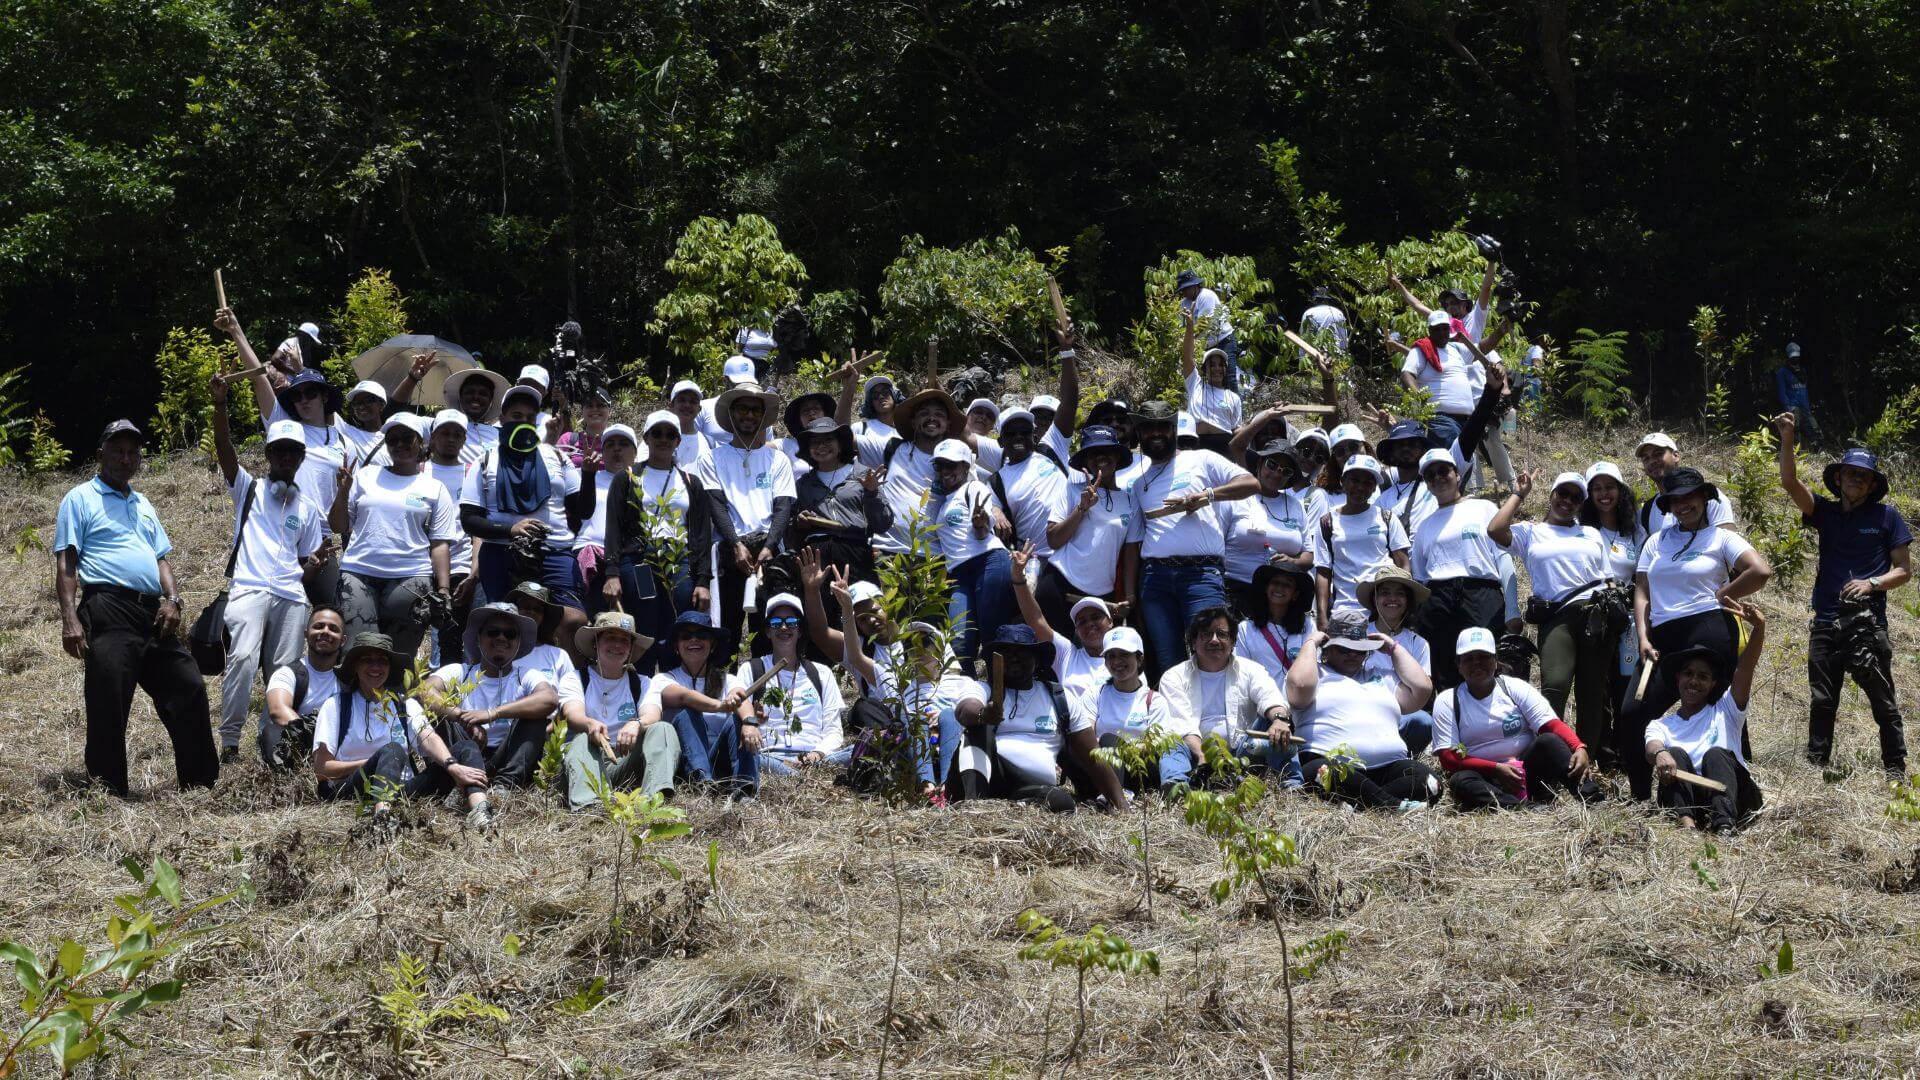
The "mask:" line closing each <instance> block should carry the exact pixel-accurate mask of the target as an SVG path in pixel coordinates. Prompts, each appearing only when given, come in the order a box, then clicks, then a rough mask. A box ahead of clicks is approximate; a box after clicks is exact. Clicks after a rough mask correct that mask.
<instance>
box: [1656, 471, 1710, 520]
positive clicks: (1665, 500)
mask: <svg viewBox="0 0 1920 1080" xmlns="http://www.w3.org/2000/svg"><path fill="white" fill-rule="evenodd" d="M1696 491H1697V492H1701V493H1702V494H1704V495H1705V496H1706V499H1707V501H1708V502H1712V501H1714V500H1715V499H1718V498H1719V497H1720V489H1719V488H1718V487H1716V486H1714V485H1713V484H1712V483H1711V482H1709V481H1708V480H1707V478H1706V477H1704V476H1701V475H1700V470H1699V469H1689V468H1685V467H1682V468H1678V469H1675V470H1673V471H1672V472H1669V473H1668V474H1667V475H1666V476H1665V477H1664V478H1662V479H1661V481H1660V494H1659V495H1658V496H1656V497H1655V498H1654V500H1653V505H1655V506H1657V507H1659V508H1660V512H1661V513H1663V514H1664V513H1668V512H1669V511H1668V509H1667V508H1668V507H1670V506H1672V505H1673V500H1674V499H1677V498H1681V497H1682V496H1686V495H1692V494H1693V493H1694V492H1696Z"/></svg>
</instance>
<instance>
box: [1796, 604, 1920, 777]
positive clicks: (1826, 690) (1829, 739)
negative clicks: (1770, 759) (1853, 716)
mask: <svg viewBox="0 0 1920 1080" xmlns="http://www.w3.org/2000/svg"><path fill="white" fill-rule="evenodd" d="M1848 675H1851V676H1853V681H1854V683H1855V684H1857V685H1858V686H1859V687H1860V689H1861V690H1863V691H1865V692H1866V695H1867V704H1868V705H1869V706H1870V707H1871V708H1872V709H1873V722H1874V723H1876V724H1878V725H1880V764H1881V765H1882V766H1884V767H1885V768H1886V770H1887V771H1888V772H1890V773H1904V772H1905V771H1906V767H1907V737H1906V727H1905V723H1904V722H1903V721H1902V720H1901V718H1900V702H1899V701H1898V700H1896V699H1895V697H1894V692H1893V644H1892V642H1890V641H1888V640H1887V631H1886V628H1885V627H1881V628H1880V631H1879V633H1877V634H1875V635H1874V641H1873V650H1872V659H1871V661H1870V662H1867V663H1861V662H1860V661H1859V659H1858V658H1856V657H1852V656H1849V655H1848V653H1847V649H1846V647H1845V646H1844V645H1843V644H1842V643H1841V641H1840V630H1839V628H1838V627H1837V626H1835V625H1834V624H1832V623H1826V624H1823V625H1815V626H1814V628H1813V631H1812V634H1811V636H1809V637H1808V639H1807V683H1808V685H1809V686H1811V687H1812V689H1813V700H1812V701H1811V703H1809V705H1808V707H1807V760H1809V761H1811V762H1813V763H1814V764H1816V765H1825V764H1826V763H1827V761H1828V759H1829V758H1831V757H1832V756H1833V724H1834V719H1835V718H1836V717H1837V716H1838V715H1839V712H1840V690H1841V687H1842V685H1843V680H1844V678H1845V677H1846V676H1848Z"/></svg>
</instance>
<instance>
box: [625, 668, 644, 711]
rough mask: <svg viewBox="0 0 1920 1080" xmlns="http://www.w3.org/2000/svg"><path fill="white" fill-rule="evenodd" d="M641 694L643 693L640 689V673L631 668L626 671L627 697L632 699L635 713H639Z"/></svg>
mask: <svg viewBox="0 0 1920 1080" xmlns="http://www.w3.org/2000/svg"><path fill="white" fill-rule="evenodd" d="M642 694H643V691H642V690H641V689H640V673H639V672H638V671H636V670H634V669H633V668H628V669H627V696H628V697H631V698H632V699H633V708H634V711H635V712H639V711H640V698H641V696H642Z"/></svg>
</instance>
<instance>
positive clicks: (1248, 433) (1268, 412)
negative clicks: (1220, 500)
mask: <svg viewBox="0 0 1920 1080" xmlns="http://www.w3.org/2000/svg"><path fill="white" fill-rule="evenodd" d="M1279 415H1280V410H1279V409H1261V410H1260V411H1259V412H1257V413H1254V414H1253V419H1251V420H1249V421H1247V422H1246V423H1244V424H1241V425H1240V430H1238V431H1236V432H1234V433H1233V438H1231V439H1229V440H1227V460H1228V461H1236V462H1237V461H1245V460H1246V457H1247V447H1248V446H1249V445H1251V444H1252V443H1253V437H1254V435H1255V434H1257V433H1258V432H1259V431H1260V429H1261V428H1264V427H1266V426H1267V425H1268V424H1269V423H1271V422H1272V421H1273V418H1274V417H1276V416H1279ZM1054 546H1055V547H1058V546H1059V545H1058V544H1056V545H1054Z"/></svg>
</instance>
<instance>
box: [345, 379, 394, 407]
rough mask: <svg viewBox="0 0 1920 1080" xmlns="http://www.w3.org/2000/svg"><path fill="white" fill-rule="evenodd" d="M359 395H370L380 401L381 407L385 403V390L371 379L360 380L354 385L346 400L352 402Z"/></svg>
mask: <svg viewBox="0 0 1920 1080" xmlns="http://www.w3.org/2000/svg"><path fill="white" fill-rule="evenodd" d="M361 394H372V395H373V396H374V397H377V398H379V399H380V403H381V404H382V405H384V404H386V402H387V388H386V387H384V386H381V385H380V384H379V383H377V382H375V381H373V380H372V379H361V380H360V381H359V382H357V383H354V384H353V390H352V392H350V393H349V394H347V400H348V401H352V400H353V399H354V398H356V397H358V396H359V395H361Z"/></svg>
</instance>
